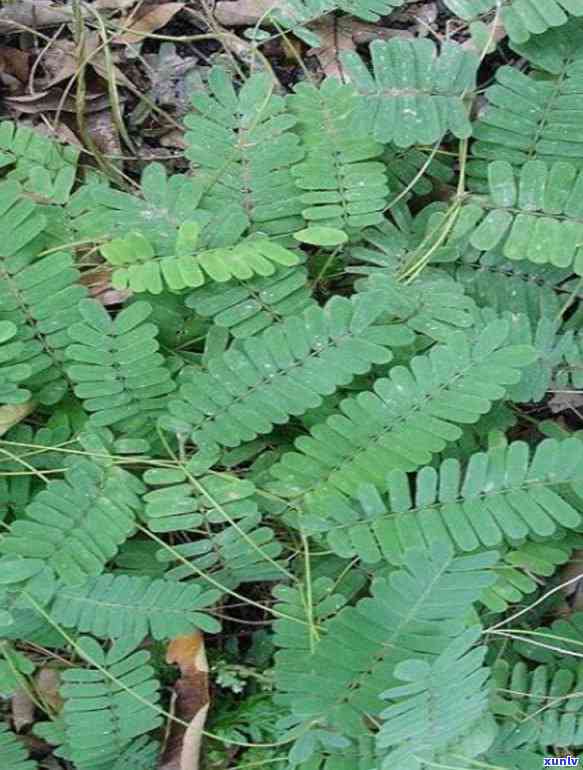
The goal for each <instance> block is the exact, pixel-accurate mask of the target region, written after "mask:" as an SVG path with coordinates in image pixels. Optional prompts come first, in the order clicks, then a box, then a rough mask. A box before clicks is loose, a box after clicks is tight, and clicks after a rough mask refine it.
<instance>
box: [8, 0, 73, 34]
mask: <svg viewBox="0 0 583 770" xmlns="http://www.w3.org/2000/svg"><path fill="white" fill-rule="evenodd" d="M81 13H82V14H83V15H86V14H87V11H86V10H85V9H84V8H81ZM72 20H73V12H72V10H71V7H70V6H69V7H68V8H67V7H66V6H63V5H59V4H57V3H53V2H52V0H18V2H17V3H10V4H8V5H4V6H3V7H2V8H0V34H7V33H9V32H14V31H18V30H19V29H22V27H32V28H33V29H38V28H40V27H53V26H57V25H59V24H65V23H67V22H69V21H72Z"/></svg>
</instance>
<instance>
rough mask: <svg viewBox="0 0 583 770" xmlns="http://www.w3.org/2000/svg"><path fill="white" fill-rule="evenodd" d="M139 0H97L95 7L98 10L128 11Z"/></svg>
mask: <svg viewBox="0 0 583 770" xmlns="http://www.w3.org/2000/svg"><path fill="white" fill-rule="evenodd" d="M136 2H137V0H95V2H94V3H93V7H94V8H97V10H98V11H127V10H128V8H131V7H132V5H135V4H136Z"/></svg>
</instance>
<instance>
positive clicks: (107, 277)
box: [80, 268, 131, 307]
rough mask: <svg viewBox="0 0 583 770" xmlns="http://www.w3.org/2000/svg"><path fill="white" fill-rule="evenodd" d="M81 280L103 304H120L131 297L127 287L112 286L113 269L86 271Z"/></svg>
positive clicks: (107, 305) (106, 305)
mask: <svg viewBox="0 0 583 770" xmlns="http://www.w3.org/2000/svg"><path fill="white" fill-rule="evenodd" d="M80 282H81V283H82V284H83V285H84V286H87V288H88V289H89V294H90V295H91V296H92V297H95V299H97V300H98V301H99V302H101V304H102V305H104V306H105V307H109V306H110V305H119V304H120V303H121V302H125V300H126V299H128V297H131V291H129V290H127V289H123V290H120V289H113V288H112V287H111V270H110V269H108V268H104V269H102V270H92V271H91V272H90V273H84V274H83V275H82V276H81V278H80Z"/></svg>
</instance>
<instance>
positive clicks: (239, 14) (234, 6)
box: [214, 0, 282, 27]
mask: <svg viewBox="0 0 583 770" xmlns="http://www.w3.org/2000/svg"><path fill="white" fill-rule="evenodd" d="M281 5H282V4H281V2H280V1H279V0H234V2H233V0H221V1H220V2H218V3H217V4H216V5H215V14H214V15H215V19H216V20H217V21H218V22H219V24H223V25H224V26H225V27H240V26H247V25H248V24H255V22H256V21H259V19H262V18H264V17H265V15H266V14H267V13H268V12H269V11H272V10H274V9H275V8H281Z"/></svg>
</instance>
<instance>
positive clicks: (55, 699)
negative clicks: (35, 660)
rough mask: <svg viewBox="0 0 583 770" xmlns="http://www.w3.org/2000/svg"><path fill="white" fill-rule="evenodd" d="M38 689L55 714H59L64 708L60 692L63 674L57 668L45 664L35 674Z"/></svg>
mask: <svg viewBox="0 0 583 770" xmlns="http://www.w3.org/2000/svg"><path fill="white" fill-rule="evenodd" d="M34 679H35V685H36V691H37V693H38V694H39V696H40V698H41V699H42V700H43V701H44V703H46V704H47V705H48V706H49V708H51V709H52V710H53V712H54V713H55V714H59V713H60V712H61V710H62V708H63V699H62V698H61V696H60V694H59V687H60V685H61V675H60V673H59V671H58V670H57V669H56V668H49V666H43V667H42V668H40V669H39V670H38V672H37V674H36V676H35V678H34Z"/></svg>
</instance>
